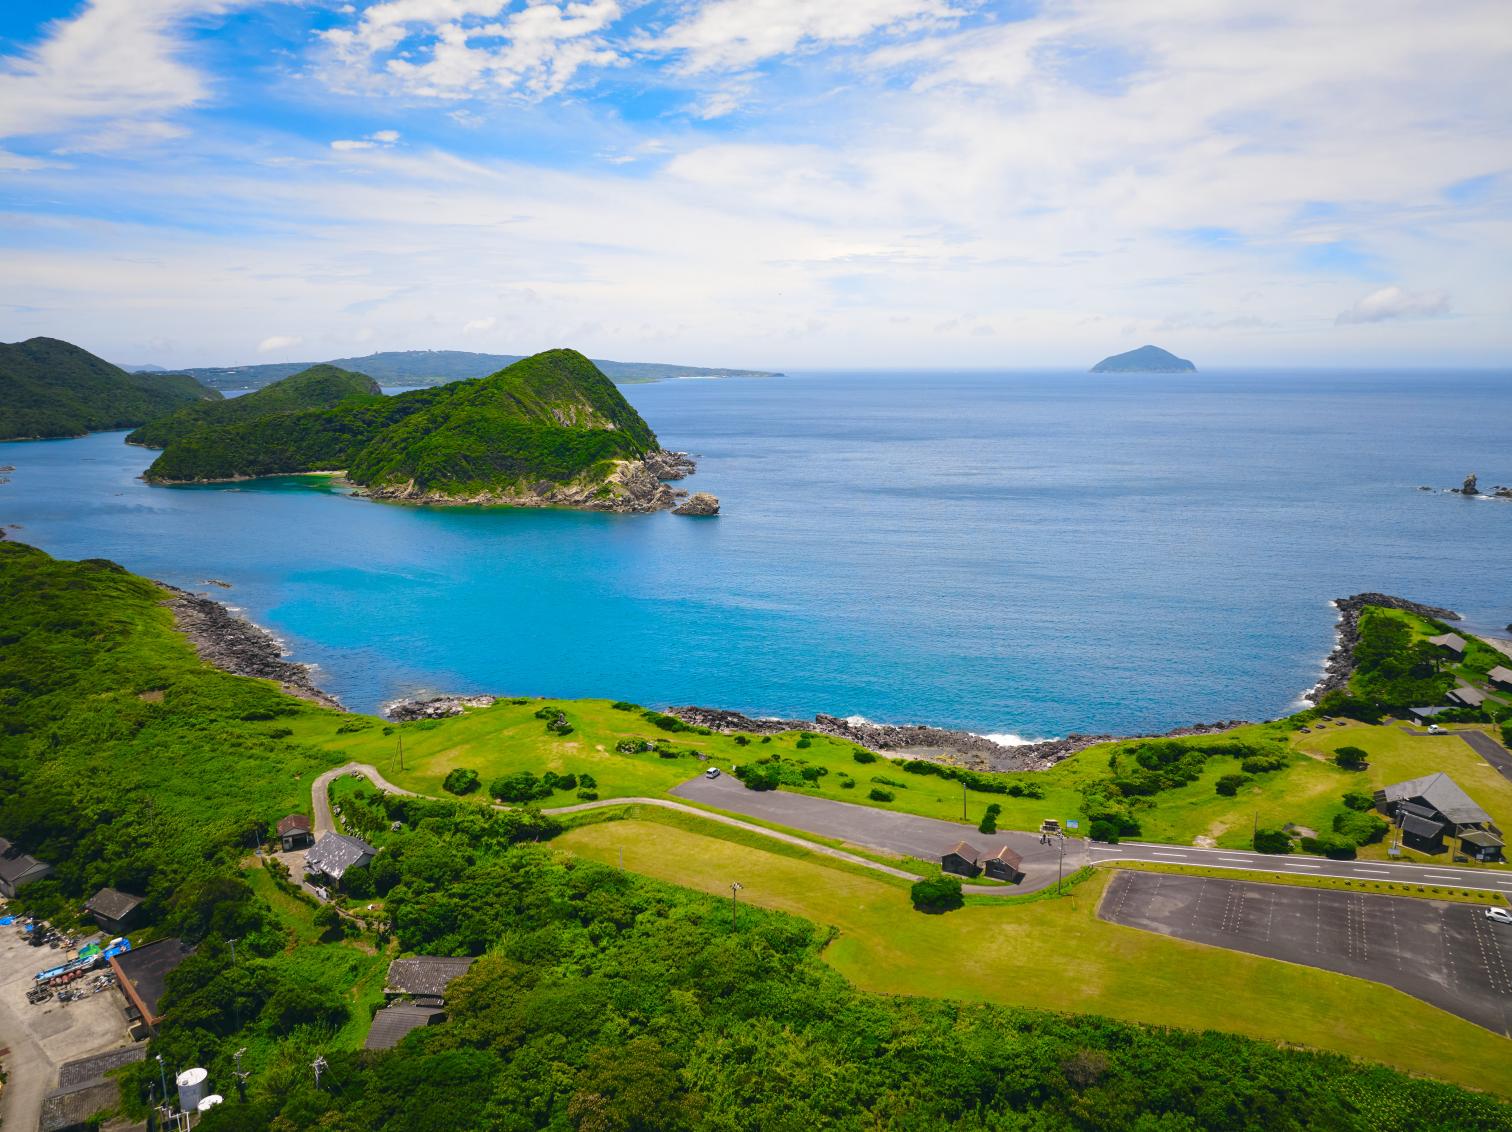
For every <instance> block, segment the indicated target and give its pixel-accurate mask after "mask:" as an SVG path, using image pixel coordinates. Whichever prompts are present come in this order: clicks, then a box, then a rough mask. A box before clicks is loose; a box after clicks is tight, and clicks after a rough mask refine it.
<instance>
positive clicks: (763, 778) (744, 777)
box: [735, 763, 782, 790]
mask: <svg viewBox="0 0 1512 1132" xmlns="http://www.w3.org/2000/svg"><path fill="white" fill-rule="evenodd" d="M735 777H736V778H738V779H740V781H741V782H743V783H745V786H746V789H747V790H776V789H777V787H778V786H779V785H781V782H782V779H781V772H780V771H779V770H778V769H777V767H776V766H774V765H772V764H771V763H766V764H763V763H742V764H741V765H740V766H737V767H736V768H735Z"/></svg>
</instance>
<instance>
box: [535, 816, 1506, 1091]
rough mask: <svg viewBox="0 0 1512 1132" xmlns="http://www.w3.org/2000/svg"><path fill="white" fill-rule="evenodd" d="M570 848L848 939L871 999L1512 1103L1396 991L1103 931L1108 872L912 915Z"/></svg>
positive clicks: (851, 967) (575, 833)
mask: <svg viewBox="0 0 1512 1132" xmlns="http://www.w3.org/2000/svg"><path fill="white" fill-rule="evenodd" d="M557 844H558V845H560V846H561V847H563V848H564V849H569V850H571V851H572V852H574V853H578V854H580V855H583V856H586V857H591V858H594V859H597V860H601V861H605V862H608V863H615V862H617V861H618V860H619V856H620V854H621V852H622V853H623V855H624V863H625V867H626V868H629V869H631V870H633V871H635V872H639V873H643V874H645V875H648V876H653V877H657V878H660V879H662V880H667V881H671V882H674V883H677V884H682V885H686V886H689V887H692V888H696V889H700V890H703V891H705V892H713V893H721V894H727V893H728V892H729V885H730V882H731V881H736V880H738V881H740V882H741V884H743V885H744V886H745V887H744V889H743V890H742V891H741V893H740V898H741V899H742V900H744V901H748V902H752V903H755V904H758V905H761V906H763V907H768V908H776V909H780V910H782V911H786V912H791V913H793V914H795V915H799V916H803V917H805V918H807V919H810V920H814V921H816V922H819V923H822V924H828V925H832V926H833V927H835V928H837V929H838V930H839V935H838V937H837V939H836V940H835V942H834V943H833V944H832V945H831V946H830V948H829V949H828V950H827V952H826V957H827V958H828V960H829V961H830V962H831V963H832V964H833V965H834V966H835V967H836V968H837V969H838V970H839V971H840V972H842V973H843V974H844V975H846V977H847V978H849V979H851V980H852V981H853V982H854V983H855V984H856V985H857V986H860V987H862V988H863V989H866V990H870V991H875V992H879V993H889V994H911V995H929V996H935V997H941V998H954V999H964V1000H980V1001H990V1002H1000V1003H1008V1004H1015V1005H1023V1006H1031V1007H1037V1008H1041V1009H1048V1010H1058V1011H1068V1012H1090V1013H1098V1014H1105V1015H1109V1016H1112V1017H1117V1018H1124V1019H1129V1020H1132V1021H1140V1022H1147V1023H1156V1024H1160V1025H1169V1026H1181V1027H1187V1028H1192V1029H1209V1028H1214V1027H1217V1028H1221V1029H1228V1030H1232V1031H1235V1032H1238V1033H1243V1034H1248V1035H1250V1036H1253V1037H1258V1038H1264V1039H1267V1040H1271V1041H1279V1042H1287V1043H1293V1044H1298V1045H1306V1046H1313V1047H1317V1048H1320V1049H1330V1050H1337V1051H1340V1052H1344V1053H1348V1054H1353V1055H1355V1056H1359V1057H1363V1058H1367V1059H1370V1060H1373V1061H1380V1062H1384V1063H1386V1064H1388V1065H1394V1066H1396V1067H1398V1068H1401V1069H1405V1070H1407V1071H1409V1072H1415V1073H1423V1074H1428V1075H1430V1076H1434V1077H1439V1078H1442V1079H1444V1080H1448V1081H1454V1082H1456V1083H1459V1084H1463V1085H1468V1086H1470V1087H1473V1088H1479V1089H1486V1090H1490V1091H1493V1092H1496V1093H1500V1094H1502V1095H1512V1044H1509V1043H1508V1042H1507V1040H1506V1039H1504V1038H1501V1037H1498V1036H1497V1035H1495V1034H1492V1033H1490V1032H1489V1031H1487V1030H1483V1029H1481V1028H1480V1027H1477V1026H1474V1025H1472V1024H1471V1023H1469V1022H1466V1021H1463V1020H1462V1019H1459V1018H1455V1017H1454V1016H1452V1015H1450V1014H1447V1013H1445V1012H1443V1011H1440V1010H1437V1009H1435V1008H1434V1007H1431V1006H1428V1005H1427V1004H1426V1003H1422V1002H1419V1001H1417V1000H1416V999H1413V998H1410V997H1409V996H1407V995H1404V994H1401V993H1400V992H1398V991H1395V990H1392V989H1390V988H1388V987H1383V986H1379V985H1376V984H1374V983H1369V982H1366V981H1363V980H1359V979H1352V978H1348V977H1345V976H1342V975H1336V974H1333V973H1331V972H1326V971H1317V970H1313V969H1311V968H1307V967H1299V966H1294V965H1291V964H1287V963H1280V962H1276V961H1273V960H1269V959H1262V958H1258V957H1256V956H1250V955H1244V954H1241V953H1238V952H1229V951H1224V950H1222V949H1219V948H1210V947H1204V946H1201V945H1199V944H1193V943H1187V942H1184V941H1181V940H1174V939H1168V938H1166V937H1163V936H1158V935H1154V934H1151V933H1147V932H1141V931H1138V930H1136V929H1133V928H1125V927H1120V926H1117V925H1113V924H1107V923H1104V922H1102V921H1100V920H1098V919H1097V918H1096V915H1095V912H1096V907H1097V901H1098V900H1099V899H1100V897H1101V895H1102V892H1103V890H1104V888H1105V887H1106V884H1107V876H1108V874H1106V873H1102V872H1099V873H1098V874H1097V875H1096V876H1095V877H1094V878H1093V879H1092V880H1090V881H1088V882H1086V883H1084V884H1082V885H1080V886H1078V887H1077V888H1076V889H1074V890H1073V891H1072V892H1071V893H1070V894H1069V895H1067V896H1065V897H1062V898H1061V899H1058V900H1043V901H1039V902H1036V903H1033V904H1030V905H1026V906H1022V907H993V906H990V905H986V904H973V905H968V906H967V907H965V908H962V909H959V910H958V911H955V912H952V913H949V914H947V915H944V916H926V915H922V914H920V913H917V912H914V911H913V910H912V909H911V907H910V906H909V903H908V898H907V893H906V892H905V891H904V890H903V887H902V886H901V885H894V884H891V883H888V882H887V881H886V880H885V879H883V878H875V879H874V878H872V877H868V876H861V875H857V874H855V873H850V872H844V871H840V870H836V869H830V868H827V867H825V866H824V865H823V864H821V863H819V862H817V861H813V860H801V859H797V858H794V857H788V856H781V855H778V854H774V853H769V852H766V851H765V850H763V849H758V848H755V847H752V846H750V845H744V844H738V843H735V842H731V841H726V840H724V839H722V838H715V837H709V836H705V835H702V834H698V833H694V832H691V831H689V830H687V829H683V828H677V827H672V826H667V825H663V824H661V823H653V822H649V821H638V820H632V821H621V822H603V823H599V824H595V825H590V826H585V827H582V828H579V829H574V830H571V831H569V832H568V833H566V834H565V835H563V836H562V837H561V838H559V839H558V841H557Z"/></svg>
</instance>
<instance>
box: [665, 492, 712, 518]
mask: <svg viewBox="0 0 1512 1132" xmlns="http://www.w3.org/2000/svg"><path fill="white" fill-rule="evenodd" d="M672 514H674V515H718V514H719V499H718V497H717V496H713V495H710V494H709V493H708V492H707V491H700V492H696V493H695V494H694V495H693V496H692V497H691V498H689V499H688V500H687V501H685V502H684V503H682V504H680V505H679V506H677V507H674V508H672Z"/></svg>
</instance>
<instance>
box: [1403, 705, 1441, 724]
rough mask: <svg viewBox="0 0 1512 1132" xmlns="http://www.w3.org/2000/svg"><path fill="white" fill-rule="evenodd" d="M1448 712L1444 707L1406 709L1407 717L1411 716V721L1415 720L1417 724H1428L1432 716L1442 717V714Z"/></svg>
mask: <svg viewBox="0 0 1512 1132" xmlns="http://www.w3.org/2000/svg"><path fill="white" fill-rule="evenodd" d="M1448 710H1449V709H1448V708H1446V707H1444V706H1443V705H1439V706H1438V707H1415V708H1408V709H1407V712H1408V714H1409V715H1411V716H1412V718H1413V719H1415V720H1417V721H1418V722H1419V723H1428V722H1431V721H1432V719H1433V717H1434V716H1436V715H1442V714H1443V713H1444V712H1446V711H1448Z"/></svg>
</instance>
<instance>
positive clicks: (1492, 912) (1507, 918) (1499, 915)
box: [1486, 908, 1512, 924]
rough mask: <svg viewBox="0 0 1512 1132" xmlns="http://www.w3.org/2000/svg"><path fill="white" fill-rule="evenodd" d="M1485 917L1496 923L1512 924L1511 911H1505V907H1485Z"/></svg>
mask: <svg viewBox="0 0 1512 1132" xmlns="http://www.w3.org/2000/svg"><path fill="white" fill-rule="evenodd" d="M1486 919H1488V920H1492V921H1495V922H1496V923H1498V924H1512V912H1509V911H1507V910H1506V909H1505V908H1487V909H1486Z"/></svg>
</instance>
